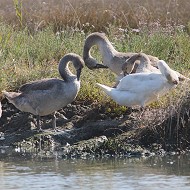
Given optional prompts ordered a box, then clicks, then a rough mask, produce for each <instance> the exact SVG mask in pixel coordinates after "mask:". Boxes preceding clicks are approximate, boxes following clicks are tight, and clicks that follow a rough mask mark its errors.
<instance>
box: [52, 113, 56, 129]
mask: <svg viewBox="0 0 190 190" xmlns="http://www.w3.org/2000/svg"><path fill="white" fill-rule="evenodd" d="M52 125H53V129H54V130H56V116H55V112H54V114H53V120H52Z"/></svg>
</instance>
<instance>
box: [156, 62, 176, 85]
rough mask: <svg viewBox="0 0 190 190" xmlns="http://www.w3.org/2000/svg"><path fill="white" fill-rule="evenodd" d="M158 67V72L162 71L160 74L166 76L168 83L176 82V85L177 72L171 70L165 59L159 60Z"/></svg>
mask: <svg viewBox="0 0 190 190" xmlns="http://www.w3.org/2000/svg"><path fill="white" fill-rule="evenodd" d="M158 68H159V69H160V72H161V73H162V75H164V76H165V77H166V79H167V80H168V82H169V83H172V84H176V85H177V84H178V83H179V77H178V75H177V73H176V72H175V71H173V70H172V69H171V68H170V67H169V66H168V64H167V63H166V62H165V61H163V60H159V61H158Z"/></svg>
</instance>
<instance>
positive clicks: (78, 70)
mask: <svg viewBox="0 0 190 190" xmlns="http://www.w3.org/2000/svg"><path fill="white" fill-rule="evenodd" d="M81 71H82V69H81V68H80V69H77V80H78V81H79V80H80V74H81Z"/></svg>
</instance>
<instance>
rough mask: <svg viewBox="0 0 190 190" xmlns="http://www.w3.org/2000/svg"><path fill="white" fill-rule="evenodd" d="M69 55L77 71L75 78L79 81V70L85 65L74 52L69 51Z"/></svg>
mask: <svg viewBox="0 0 190 190" xmlns="http://www.w3.org/2000/svg"><path fill="white" fill-rule="evenodd" d="M70 55H71V56H72V57H73V66H74V68H75V70H76V73H77V80H78V81H79V80H80V75H81V71H82V68H83V67H84V66H85V63H84V61H83V59H82V57H81V56H79V55H77V54H74V53H70Z"/></svg>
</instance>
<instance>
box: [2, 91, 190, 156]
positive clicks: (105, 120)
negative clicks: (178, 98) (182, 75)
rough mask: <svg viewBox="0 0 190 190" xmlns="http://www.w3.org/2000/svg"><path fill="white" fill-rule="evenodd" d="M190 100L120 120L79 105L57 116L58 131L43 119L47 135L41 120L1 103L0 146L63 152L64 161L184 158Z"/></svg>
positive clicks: (100, 107) (189, 130) (100, 108)
mask: <svg viewBox="0 0 190 190" xmlns="http://www.w3.org/2000/svg"><path fill="white" fill-rule="evenodd" d="M189 99H190V96H189V95H187V96H186V98H185V99H184V100H183V101H182V102H181V104H179V105H177V106H173V105H172V106H169V107H167V108H163V109H153V108H149V107H147V108H146V109H145V111H144V112H143V113H141V111H140V110H138V109H134V110H132V111H131V110H130V111H129V110H127V111H125V112H123V113H120V114H117V113H114V112H112V111H110V112H109V113H108V112H106V111H105V110H106V106H107V105H104V106H103V105H96V104H88V103H86V104H84V103H81V102H79V101H75V102H74V103H73V104H70V105H68V106H67V107H66V108H64V109H62V110H60V111H59V112H57V114H56V117H57V130H56V131H54V130H53V129H52V126H51V121H52V118H51V116H47V117H43V118H42V123H41V124H42V129H43V131H42V132H40V133H39V132H38V131H37V130H36V117H35V116H33V115H31V114H28V113H23V112H20V111H19V110H17V109H16V108H15V107H14V106H13V105H11V104H9V103H8V102H7V101H5V100H4V101H3V102H2V106H3V115H2V117H1V119H0V132H1V134H0V135H1V138H0V139H1V140H0V146H13V147H25V148H26V149H30V148H39V147H40V148H41V149H47V148H51V150H56V151H60V152H62V153H61V155H62V156H63V157H84V156H102V155H107V156H108V155H109V156H141V155H150V154H152V152H154V153H156V154H163V153H165V151H166V152H171V151H175V152H182V151H184V150H186V149H188V148H189V145H190V142H189V135H190V109H189Z"/></svg>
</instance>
